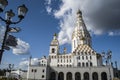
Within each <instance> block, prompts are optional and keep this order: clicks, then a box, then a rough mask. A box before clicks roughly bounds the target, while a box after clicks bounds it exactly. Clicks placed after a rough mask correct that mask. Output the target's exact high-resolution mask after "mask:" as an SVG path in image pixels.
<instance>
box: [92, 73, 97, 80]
mask: <svg viewBox="0 0 120 80" xmlns="http://www.w3.org/2000/svg"><path fill="white" fill-rule="evenodd" d="M92 80H98V73H97V72H94V73H93V74H92Z"/></svg>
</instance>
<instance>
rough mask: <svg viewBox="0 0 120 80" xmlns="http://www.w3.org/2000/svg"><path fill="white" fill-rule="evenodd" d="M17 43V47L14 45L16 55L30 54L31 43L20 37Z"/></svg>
mask: <svg viewBox="0 0 120 80" xmlns="http://www.w3.org/2000/svg"><path fill="white" fill-rule="evenodd" d="M17 44H18V45H17V46H16V47H12V49H13V54H16V55H21V54H29V48H30V45H29V44H28V43H26V42H24V41H22V40H20V39H19V38H18V39H17Z"/></svg>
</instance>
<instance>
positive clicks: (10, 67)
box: [8, 64, 14, 77]
mask: <svg viewBox="0 0 120 80" xmlns="http://www.w3.org/2000/svg"><path fill="white" fill-rule="evenodd" d="M8 67H9V70H10V72H9V77H11V71H12V69H13V68H14V64H9V65H8Z"/></svg>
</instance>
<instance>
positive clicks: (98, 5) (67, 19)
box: [47, 0, 120, 45]
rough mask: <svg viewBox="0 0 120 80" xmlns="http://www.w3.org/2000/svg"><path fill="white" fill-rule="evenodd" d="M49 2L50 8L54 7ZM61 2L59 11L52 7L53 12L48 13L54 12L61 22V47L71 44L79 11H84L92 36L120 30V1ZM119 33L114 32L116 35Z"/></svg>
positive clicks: (82, 0) (87, 0)
mask: <svg viewBox="0 0 120 80" xmlns="http://www.w3.org/2000/svg"><path fill="white" fill-rule="evenodd" d="M47 1H48V4H49V6H50V5H52V2H51V0H50V2H49V0H47ZM61 2H62V3H61V4H60V5H59V8H58V10H54V8H52V7H50V8H51V9H52V10H50V11H49V10H48V11H47V12H48V13H49V12H51V13H52V12H53V15H54V16H55V18H57V19H59V20H60V25H59V26H60V32H59V33H58V39H59V42H60V45H62V44H65V43H71V35H72V32H73V28H74V26H75V21H76V12H77V10H78V9H80V10H81V11H82V13H83V19H84V22H85V24H86V27H87V29H88V30H89V31H90V32H91V33H92V34H95V35H101V34H104V33H107V32H109V31H111V30H112V29H114V30H118V29H119V30H120V28H119V25H120V24H119V22H118V21H119V20H120V17H119V13H120V8H119V2H120V1H119V0H117V1H114V0H106V1H104V0H61ZM115 10H116V11H117V13H116V11H115ZM113 15H114V16H113ZM113 19H114V20H113ZM115 26H116V27H115ZM117 33H118V32H114V34H117Z"/></svg>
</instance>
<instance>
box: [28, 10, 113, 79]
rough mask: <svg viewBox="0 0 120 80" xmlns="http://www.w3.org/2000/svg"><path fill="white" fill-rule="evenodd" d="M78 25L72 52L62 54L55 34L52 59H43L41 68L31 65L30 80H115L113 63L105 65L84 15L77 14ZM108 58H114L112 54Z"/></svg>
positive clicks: (29, 70)
mask: <svg viewBox="0 0 120 80" xmlns="http://www.w3.org/2000/svg"><path fill="white" fill-rule="evenodd" d="M76 19H77V21H76V24H75V27H74V30H73V33H72V35H71V37H72V41H71V46H72V50H71V52H70V53H67V51H66V48H64V51H63V53H60V51H59V47H60V46H59V41H58V39H57V35H56V34H54V36H53V39H52V41H51V43H50V46H49V55H48V57H46V56H43V57H42V58H41V59H39V65H31V61H30V63H29V66H28V74H27V79H28V80H112V79H113V78H114V69H113V66H112V64H111V62H110V60H107V61H108V62H107V63H106V65H103V61H102V57H103V55H102V54H100V53H97V52H96V51H95V50H94V49H93V48H92V37H91V35H90V33H89V32H88V30H87V28H86V25H85V23H84V20H83V18H82V12H81V11H80V10H78V12H77V13H76ZM109 54H110V55H109V56H108V58H109V59H110V58H111V51H110V52H109Z"/></svg>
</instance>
